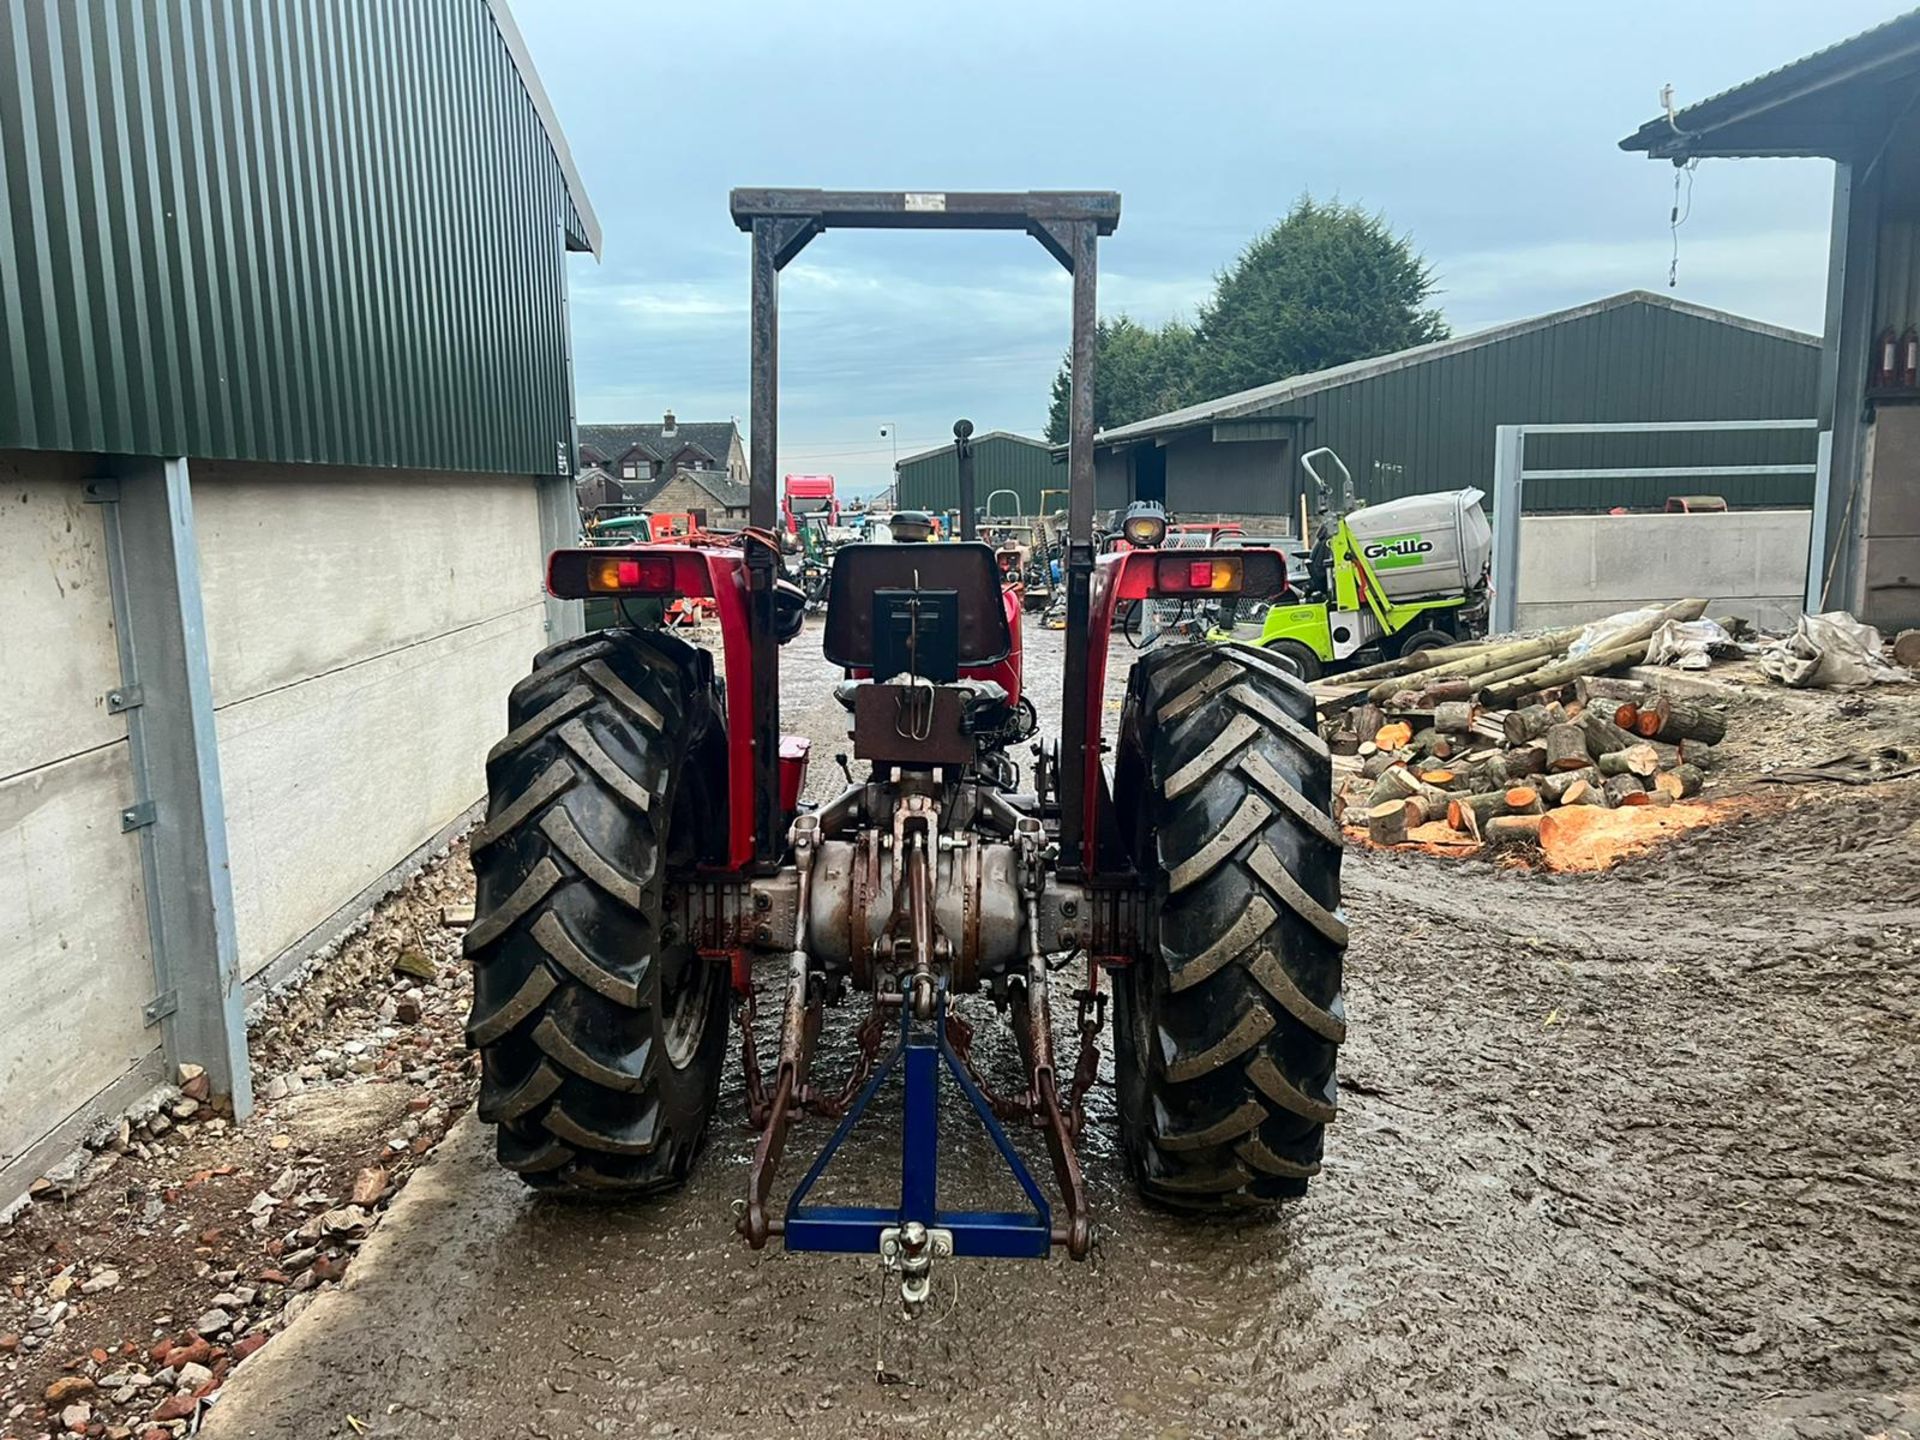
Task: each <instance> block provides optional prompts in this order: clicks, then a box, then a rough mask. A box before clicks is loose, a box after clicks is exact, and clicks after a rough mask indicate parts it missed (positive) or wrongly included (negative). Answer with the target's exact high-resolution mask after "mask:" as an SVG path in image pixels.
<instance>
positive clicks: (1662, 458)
mask: <svg viewBox="0 0 1920 1440" xmlns="http://www.w3.org/2000/svg"><path fill="white" fill-rule="evenodd" d="M1818 371H1819V341H1818V340H1817V339H1816V338H1815V337H1813V336H1811V335H1802V334H1799V333H1798V332H1795V331H1791V330H1783V329H1780V328H1778V327H1776V326H1772V325H1766V324H1762V323H1760V322H1759V321H1755V320H1749V319H1746V318H1744V317H1742V316H1738V315H1731V314H1728V313H1726V312H1724V311H1720V310H1712V309H1708V308H1706V307H1705V306H1700V305H1692V304H1688V303H1687V302H1685V301H1681V300H1675V299H1672V298H1670V297H1668V296H1664V295H1655V294H1652V293H1650V292H1648V291H1644V290H1635V291H1629V292H1628V293H1626V294H1622V295H1615V296H1612V297H1610V298H1608V299H1605V300H1599V301H1595V302H1593V303H1591V304H1587V305H1581V306H1576V307H1575V308H1573V309H1570V310H1560V311H1555V312H1554V313H1552V314H1549V315H1540V316H1536V317H1534V318H1532V319H1528V320H1518V321H1514V322H1512V323H1509V324H1505V325H1496V326H1494V327H1493V328H1492V329H1488V330H1482V331H1479V332H1477V333H1475V334H1472V335H1462V336H1457V337H1455V338H1453V339H1449V340H1442V341H1438V342H1436V343H1434V344H1431V345H1422V346H1418V347H1416V348H1414V349H1411V350H1403V351H1400V352H1398V353H1396V354H1392V355H1382V356H1378V357H1376V358H1374V359H1371V360H1361V361H1357V362H1355V363H1353V364H1350V365H1341V366H1338V367H1336V368H1334V369H1331V370H1323V371H1320V372H1318V373H1316V374H1311V375H1296V376H1293V377H1291V378H1289V379H1286V380H1282V381H1278V382H1277V383H1275V384H1271V385H1262V386H1259V387H1258V388H1256V389H1252V390H1243V391H1241V392H1240V393H1238V394H1235V395H1226V396H1222V397H1221V398H1219V399H1217V400H1209V401H1206V402H1204V403H1202V404H1199V405H1190V406H1187V407H1185V408H1184V409H1180V410H1175V411H1171V412H1169V413H1168V414H1165V415H1156V416H1154V417H1152V418H1151V419H1147V420H1140V421H1136V422H1134V423H1133V424H1129V425H1121V426H1116V427H1114V428H1113V429H1110V430H1106V431H1102V432H1101V433H1100V435H1098V436H1097V437H1096V452H1095V464H1096V473H1097V483H1098V492H1097V494H1098V504H1099V505H1100V506H1101V507H1102V508H1111V507H1117V506H1121V505H1124V504H1126V503H1127V502H1128V501H1129V500H1132V499H1154V500H1159V501H1161V502H1162V503H1164V504H1165V505H1166V506H1167V508H1168V509H1169V510H1171V511H1172V512H1174V513H1175V514H1176V515H1179V516H1183V517H1189V518H1197V517H1201V516H1206V515H1249V516H1251V515H1276V516H1279V515H1285V516H1289V517H1297V516H1298V514H1299V510H1300V499H1301V494H1302V484H1303V482H1304V483H1305V484H1306V485H1307V486H1308V487H1309V488H1310V487H1311V483H1312V482H1311V481H1310V480H1307V479H1306V477H1305V476H1304V475H1303V473H1302V471H1301V467H1300V465H1299V458H1300V456H1302V455H1303V454H1305V453H1307V452H1309V451H1311V450H1313V449H1316V448H1318V447H1320V446H1329V447H1331V448H1332V449H1333V450H1334V451H1335V452H1336V453H1337V454H1338V455H1339V456H1340V458H1341V459H1342V460H1343V461H1344V462H1345V463H1346V464H1347V466H1348V467H1349V468H1350V469H1351V471H1352V473H1353V477H1354V482H1355V489H1356V491H1357V493H1358V495H1359V497H1360V498H1361V499H1363V500H1368V501H1373V502H1379V501H1383V500H1392V499H1395V498H1398V497H1399V496H1402V495H1411V494H1418V493H1420V492H1422V491H1431V490H1453V489H1458V488H1461V487H1463V486H1468V485H1473V486H1478V487H1479V488H1480V489H1482V490H1486V491H1491V489H1492V484H1491V477H1492V474H1493V468H1494V427H1495V426H1497V425H1502V424H1546V423H1591V422H1605V421H1698V420H1748V419H1765V420H1773V419H1802V418H1806V417H1809V416H1811V415H1812V414H1813V410H1814V402H1815V391H1816V387H1817V384H1818ZM1811 448H1812V447H1811V438H1810V436H1809V435H1808V434H1805V433H1787V434H1772V435H1755V434H1747V435H1712V436H1702V435H1636V436H1609V437H1605V438H1604V439H1602V438H1595V437H1570V436H1546V437H1541V439H1540V441H1539V443H1538V448H1537V449H1536V450H1533V451H1530V452H1529V455H1528V462H1529V464H1538V465H1541V466H1543V467H1544V466H1549V465H1551V466H1554V467H1559V468H1568V469H1574V468H1585V469H1592V468H1604V467H1606V466H1620V467H1638V466H1650V465H1662V466H1692V465H1700V466H1707V465H1714V464H1725V465H1741V464H1764V463H1776V462H1782V463H1784V462H1787V461H1800V460H1808V461H1810V460H1811V459H1812V455H1811V453H1810V452H1811ZM1802 452H1807V453H1802ZM1056 473H1058V472H1056ZM1685 488H1688V489H1701V488H1705V489H1713V488H1716V487H1715V486H1714V485H1712V484H1710V483H1704V484H1703V482H1702V481H1698V480H1689V481H1688V482H1687V485H1686V487H1685ZM1723 488H1724V489H1725V491H1726V494H1727V498H1728V500H1729V501H1730V502H1731V503H1733V504H1735V505H1740V506H1783V505H1785V506H1799V507H1802V508H1804V507H1805V506H1807V505H1808V504H1809V503H1810V502H1811V499H1812V484H1811V482H1810V481H1809V480H1806V479H1804V478H1801V477H1793V476H1780V477H1769V478H1766V479H1754V478H1750V477H1749V478H1746V479H1744V480H1743V481H1742V482H1741V483H1740V484H1738V485H1737V486H1736V485H1734V484H1732V483H1729V484H1728V485H1727V486H1725V487H1723ZM1672 489H1673V487H1672V485H1671V482H1668V481H1663V480H1658V479H1648V478H1638V479H1632V480H1627V479H1584V480H1578V481H1564V482H1555V483H1554V484H1552V485H1541V486H1536V487H1533V488H1532V489H1530V490H1529V493H1528V500H1527V508H1528V509H1529V510H1536V509H1540V510H1566V511H1582V510H1584V511H1594V510H1601V511H1604V510H1608V509H1611V508H1613V507H1615V506H1627V507H1632V508H1635V509H1640V508H1651V509H1656V510H1657V509H1659V508H1660V507H1661V506H1662V505H1663V504H1664V502H1665V501H1666V499H1667V498H1668V496H1669V494H1670V493H1672ZM1296 523H1297V520H1296Z"/></svg>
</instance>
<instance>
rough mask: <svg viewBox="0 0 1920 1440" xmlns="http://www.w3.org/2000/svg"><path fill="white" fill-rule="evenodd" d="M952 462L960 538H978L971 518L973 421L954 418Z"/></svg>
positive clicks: (975, 524) (972, 504) (977, 532)
mask: <svg viewBox="0 0 1920 1440" xmlns="http://www.w3.org/2000/svg"><path fill="white" fill-rule="evenodd" d="M953 463H954V470H955V472H956V480H957V483H958V485H959V487H960V538H961V539H962V540H978V539H979V538H980V526H979V525H978V523H976V522H975V520H974V518H973V507H974V493H975V492H974V488H973V422H972V421H970V420H956V421H954V424H953Z"/></svg>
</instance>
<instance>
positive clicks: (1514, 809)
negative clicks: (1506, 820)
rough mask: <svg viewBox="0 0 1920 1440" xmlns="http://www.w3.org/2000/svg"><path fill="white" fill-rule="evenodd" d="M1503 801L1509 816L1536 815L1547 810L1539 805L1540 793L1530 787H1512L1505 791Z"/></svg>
mask: <svg viewBox="0 0 1920 1440" xmlns="http://www.w3.org/2000/svg"><path fill="white" fill-rule="evenodd" d="M1504 800H1505V807H1506V813H1507V814H1509V815H1538V814H1539V813H1540V812H1541V811H1542V810H1544V809H1546V808H1547V807H1546V806H1545V805H1542V804H1541V803H1540V792H1539V791H1538V790H1536V789H1534V788H1533V787H1532V786H1531V785H1516V786H1514V787H1513V788H1512V789H1511V790H1509V791H1507V793H1506V795H1505V797H1504Z"/></svg>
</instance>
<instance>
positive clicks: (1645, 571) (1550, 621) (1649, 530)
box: [1517, 510, 1812, 629]
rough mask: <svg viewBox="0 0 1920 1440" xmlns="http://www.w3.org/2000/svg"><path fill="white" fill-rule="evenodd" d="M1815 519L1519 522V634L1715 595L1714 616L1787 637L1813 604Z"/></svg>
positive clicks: (1800, 515)
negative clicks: (1809, 594) (1810, 572)
mask: <svg viewBox="0 0 1920 1440" xmlns="http://www.w3.org/2000/svg"><path fill="white" fill-rule="evenodd" d="M1811 522H1812V516H1811V512H1809V511H1806V510H1734V511H1728V512H1725V513H1721V514H1705V515H1665V514H1656V515H1528V516H1526V517H1524V518H1523V519H1522V520H1521V522H1520V583H1519V586H1518V595H1517V599H1518V609H1517V614H1518V619H1519V624H1520V626H1521V627H1522V628H1523V629H1524V628H1531V627H1534V626H1551V625H1571V624H1578V623H1580V622H1581V621H1584V620H1592V619H1597V618H1599V617H1600V616H1603V615H1609V614H1612V613H1614V612H1615V611H1619V610H1630V609H1633V608H1635V607H1636V606H1640V605H1647V604H1655V603H1664V602H1668V601H1673V600H1680V599H1684V598H1686V597H1687V596H1690V595H1692V596H1706V597H1707V598H1708V600H1709V601H1710V602H1711V603H1710V604H1709V606H1708V610H1707V613H1708V614H1709V615H1716V616H1717V615H1737V616H1740V617H1741V618H1743V619H1746V620H1749V621H1751V622H1753V623H1754V624H1755V625H1759V626H1762V627H1764V628H1767V629H1786V628H1789V627H1791V626H1792V624H1793V621H1794V617H1796V616H1797V615H1799V614H1800V612H1801V609H1802V608H1803V603H1802V602H1803V601H1804V599H1805V596H1806V581H1807V546H1808V542H1809V537H1810V535H1811Z"/></svg>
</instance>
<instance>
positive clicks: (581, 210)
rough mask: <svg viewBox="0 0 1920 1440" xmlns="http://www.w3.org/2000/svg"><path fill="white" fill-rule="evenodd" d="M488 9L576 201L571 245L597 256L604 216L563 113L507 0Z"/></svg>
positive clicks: (497, 0) (489, 1)
mask: <svg viewBox="0 0 1920 1440" xmlns="http://www.w3.org/2000/svg"><path fill="white" fill-rule="evenodd" d="M487 11H488V13H489V14H491V15H492V16H493V26H494V29H496V30H498V31H499V32H500V40H501V43H502V44H504V45H505V46H506V47H507V56H508V58H509V59H511V60H512V61H513V68H514V69H515V70H517V71H519V72H520V84H521V85H522V86H523V87H524V88H525V89H526V92H527V99H528V100H529V101H530V102H531V103H532V105H533V113H534V114H535V115H537V116H539V117H540V126H541V128H542V129H543V130H545V131H546V132H547V143H548V144H549V145H551V146H552V147H553V158H554V162H555V163H556V164H557V165H559V167H560V176H561V179H562V180H564V181H565V183H566V187H567V199H568V200H569V201H571V202H572V204H573V210H574V214H575V215H577V216H578V217H579V220H580V228H579V233H578V234H573V233H571V232H569V234H568V236H567V248H568V249H569V250H587V251H591V252H592V253H593V254H594V255H595V256H596V257H597V256H598V255H599V254H600V217H599V216H598V215H596V214H594V213H593V202H592V201H590V200H588V199H587V187H586V185H585V184H584V183H582V181H581V179H580V171H579V168H578V167H577V166H575V165H574V163H573V152H572V151H571V150H570V149H568V148H567V137H566V136H565V135H564V134H563V133H562V132H561V130H560V119H559V117H558V116H557V115H555V114H554V113H553V102H552V101H551V100H549V99H548V98H547V88H546V86H544V85H542V84H541V83H540V72H539V71H537V70H535V69H534V68H533V56H532V54H531V53H530V52H529V51H528V50H527V42H526V38H525V37H524V36H523V35H521V33H520V27H519V25H517V24H516V23H514V18H513V12H512V11H511V10H509V9H508V8H507V0H487Z"/></svg>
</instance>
